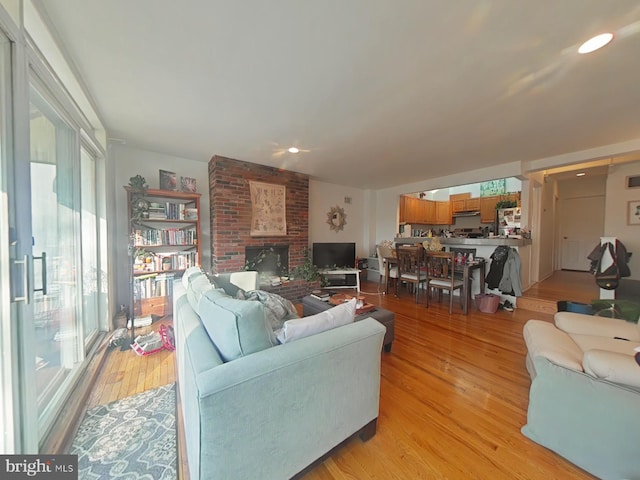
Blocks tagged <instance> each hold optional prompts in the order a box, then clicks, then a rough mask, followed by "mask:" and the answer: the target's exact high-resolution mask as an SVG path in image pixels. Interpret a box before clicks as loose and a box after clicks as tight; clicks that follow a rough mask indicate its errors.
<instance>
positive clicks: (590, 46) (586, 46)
mask: <svg viewBox="0 0 640 480" xmlns="http://www.w3.org/2000/svg"><path fill="white" fill-rule="evenodd" d="M611 40H613V33H601V34H600V35H596V36H595V37H593V38H590V39H589V40H587V41H586V42H584V43H583V44H582V45H580V48H578V53H580V54H584V53H591V52H595V51H596V50H598V49H599V48H602V47H604V46H605V45H606V44H607V43H609V42H610V41H611Z"/></svg>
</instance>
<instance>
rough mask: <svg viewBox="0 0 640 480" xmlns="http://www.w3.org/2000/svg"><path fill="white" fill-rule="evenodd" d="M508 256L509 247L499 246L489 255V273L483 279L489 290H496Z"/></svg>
mask: <svg viewBox="0 0 640 480" xmlns="http://www.w3.org/2000/svg"><path fill="white" fill-rule="evenodd" d="M508 255H509V247H506V246H504V245H500V246H499V247H496V249H495V250H494V251H493V253H492V254H491V257H490V258H491V265H489V273H487V276H486V278H485V280H484V281H485V283H486V284H487V286H488V287H489V288H491V289H495V288H498V285H499V284H500V280H502V272H503V269H504V265H505V263H507V257H508Z"/></svg>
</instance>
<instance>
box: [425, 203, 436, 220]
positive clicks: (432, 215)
mask: <svg viewBox="0 0 640 480" xmlns="http://www.w3.org/2000/svg"><path fill="white" fill-rule="evenodd" d="M425 203H426V207H427V225H434V224H435V223H436V202H434V201H433V200H425Z"/></svg>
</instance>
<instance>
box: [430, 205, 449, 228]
mask: <svg viewBox="0 0 640 480" xmlns="http://www.w3.org/2000/svg"><path fill="white" fill-rule="evenodd" d="M435 204H436V221H435V222H434V225H451V224H452V223H453V221H452V218H451V202H448V201H446V202H435Z"/></svg>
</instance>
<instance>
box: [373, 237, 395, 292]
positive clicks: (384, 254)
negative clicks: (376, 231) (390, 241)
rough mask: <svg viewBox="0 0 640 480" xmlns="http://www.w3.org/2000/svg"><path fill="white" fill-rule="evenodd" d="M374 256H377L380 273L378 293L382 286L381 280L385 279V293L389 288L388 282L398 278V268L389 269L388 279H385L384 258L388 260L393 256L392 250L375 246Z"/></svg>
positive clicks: (385, 266)
mask: <svg viewBox="0 0 640 480" xmlns="http://www.w3.org/2000/svg"><path fill="white" fill-rule="evenodd" d="M376 254H377V255H378V271H379V272H380V278H379V279H378V291H380V286H381V285H382V278H383V277H384V279H385V292H386V291H387V290H388V288H389V282H390V281H391V279H394V281H395V280H396V279H397V278H398V268H397V267H395V266H393V267H392V266H390V267H389V278H386V271H387V265H386V260H385V258H389V257H391V256H392V255H393V248H392V247H390V246H387V245H376Z"/></svg>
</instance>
